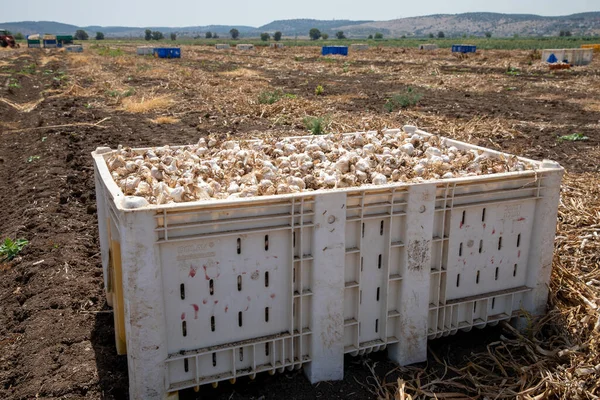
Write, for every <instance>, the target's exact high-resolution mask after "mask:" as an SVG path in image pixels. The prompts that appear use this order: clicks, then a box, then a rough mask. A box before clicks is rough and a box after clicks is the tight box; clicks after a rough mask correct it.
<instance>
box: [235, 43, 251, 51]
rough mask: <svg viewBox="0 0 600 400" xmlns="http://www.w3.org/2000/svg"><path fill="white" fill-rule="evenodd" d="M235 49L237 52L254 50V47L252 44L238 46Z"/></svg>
mask: <svg viewBox="0 0 600 400" xmlns="http://www.w3.org/2000/svg"><path fill="white" fill-rule="evenodd" d="M235 48H236V49H238V50H254V45H253V44H238V45H237V46H235Z"/></svg>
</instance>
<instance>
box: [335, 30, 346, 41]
mask: <svg viewBox="0 0 600 400" xmlns="http://www.w3.org/2000/svg"><path fill="white" fill-rule="evenodd" d="M335 37H336V38H338V39H340V40H341V39H346V36H345V35H344V31H339V32H338V33H336V34H335Z"/></svg>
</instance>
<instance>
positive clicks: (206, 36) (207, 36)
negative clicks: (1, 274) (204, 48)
mask: <svg viewBox="0 0 600 400" xmlns="http://www.w3.org/2000/svg"><path fill="white" fill-rule="evenodd" d="M204 37H205V38H207V39H212V33H210V32H206V35H204Z"/></svg>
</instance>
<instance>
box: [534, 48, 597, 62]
mask: <svg viewBox="0 0 600 400" xmlns="http://www.w3.org/2000/svg"><path fill="white" fill-rule="evenodd" d="M553 54H554V56H555V57H556V59H557V60H558V62H559V63H560V62H565V63H567V64H571V65H578V66H581V65H588V64H590V63H591V62H592V60H593V58H594V49H548V50H542V61H544V62H547V61H548V59H549V58H550V57H551V56H552V55H553Z"/></svg>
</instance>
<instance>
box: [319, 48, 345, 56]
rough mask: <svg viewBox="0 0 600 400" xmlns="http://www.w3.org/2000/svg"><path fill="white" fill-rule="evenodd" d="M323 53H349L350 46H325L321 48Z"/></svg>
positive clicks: (342, 54)
mask: <svg viewBox="0 0 600 400" xmlns="http://www.w3.org/2000/svg"><path fill="white" fill-rule="evenodd" d="M321 55H324V56H326V55H340V56H347V55H348V46H323V47H322V48H321Z"/></svg>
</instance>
